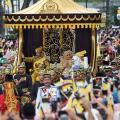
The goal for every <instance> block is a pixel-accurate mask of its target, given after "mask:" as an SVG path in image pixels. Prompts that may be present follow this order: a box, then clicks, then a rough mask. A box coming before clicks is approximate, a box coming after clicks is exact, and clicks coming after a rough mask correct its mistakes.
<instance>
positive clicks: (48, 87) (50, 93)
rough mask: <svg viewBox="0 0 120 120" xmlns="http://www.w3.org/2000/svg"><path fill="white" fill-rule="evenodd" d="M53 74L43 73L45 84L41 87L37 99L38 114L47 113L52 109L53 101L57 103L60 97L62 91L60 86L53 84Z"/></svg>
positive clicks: (39, 115)
mask: <svg viewBox="0 0 120 120" xmlns="http://www.w3.org/2000/svg"><path fill="white" fill-rule="evenodd" d="M51 83H52V81H51V75H50V74H44V75H43V84H44V86H42V87H39V89H38V93H37V99H36V116H37V117H43V118H44V115H45V114H46V113H50V112H51V111H52V103H54V104H55V105H56V103H57V102H58V101H59V99H60V91H59V89H58V87H56V86H54V85H52V84H51Z"/></svg>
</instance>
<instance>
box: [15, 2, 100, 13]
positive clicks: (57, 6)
mask: <svg viewBox="0 0 120 120" xmlns="http://www.w3.org/2000/svg"><path fill="white" fill-rule="evenodd" d="M43 13H46V14H50V13H52V14H53V13H56V14H58V13H62V14H64V13H65V14H66V13H68V14H70V13H98V12H97V10H96V9H89V8H85V7H83V6H80V5H79V4H77V3H75V2H74V1H73V0H40V1H39V2H37V3H36V4H34V5H32V6H31V7H28V8H26V9H24V10H21V11H19V12H17V13H15V14H43Z"/></svg>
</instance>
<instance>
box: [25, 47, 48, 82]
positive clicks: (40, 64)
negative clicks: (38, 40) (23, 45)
mask: <svg viewBox="0 0 120 120" xmlns="http://www.w3.org/2000/svg"><path fill="white" fill-rule="evenodd" d="M35 52H36V55H35V56H33V57H24V61H26V62H32V63H33V70H31V72H33V73H32V81H33V84H34V82H35V81H36V79H37V77H38V75H39V72H40V70H41V69H45V67H46V66H45V61H46V58H45V56H44V51H43V48H42V47H41V46H40V47H39V48H36V49H35Z"/></svg>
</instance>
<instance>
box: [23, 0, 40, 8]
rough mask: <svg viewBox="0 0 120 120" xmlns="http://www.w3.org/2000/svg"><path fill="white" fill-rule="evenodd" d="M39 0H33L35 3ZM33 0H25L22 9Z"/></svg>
mask: <svg viewBox="0 0 120 120" xmlns="http://www.w3.org/2000/svg"><path fill="white" fill-rule="evenodd" d="M37 1H38V0H33V3H36V2H37ZM30 2H31V0H24V2H23V6H22V9H25V8H27V7H29V5H30Z"/></svg>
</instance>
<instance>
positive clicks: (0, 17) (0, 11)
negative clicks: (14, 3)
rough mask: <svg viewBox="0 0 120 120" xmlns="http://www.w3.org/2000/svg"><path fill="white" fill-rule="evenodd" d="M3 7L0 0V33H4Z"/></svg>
mask: <svg viewBox="0 0 120 120" xmlns="http://www.w3.org/2000/svg"><path fill="white" fill-rule="evenodd" d="M3 15H4V9H3V6H2V0H0V34H3V33H4V27H3V26H4V22H3Z"/></svg>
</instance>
